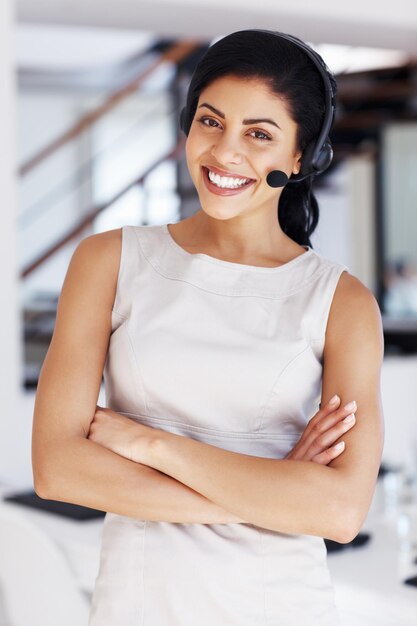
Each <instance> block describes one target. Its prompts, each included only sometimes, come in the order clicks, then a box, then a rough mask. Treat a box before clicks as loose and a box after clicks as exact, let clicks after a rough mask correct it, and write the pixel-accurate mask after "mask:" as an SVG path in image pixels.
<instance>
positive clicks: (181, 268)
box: [89, 224, 348, 626]
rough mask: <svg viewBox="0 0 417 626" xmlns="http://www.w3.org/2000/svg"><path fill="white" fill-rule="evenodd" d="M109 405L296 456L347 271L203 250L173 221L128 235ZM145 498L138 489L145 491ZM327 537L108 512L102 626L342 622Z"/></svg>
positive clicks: (223, 444)
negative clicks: (188, 245) (237, 259)
mask: <svg viewBox="0 0 417 626" xmlns="http://www.w3.org/2000/svg"><path fill="white" fill-rule="evenodd" d="M122 233H123V235H122V242H123V243H122V253H121V262H120V270H119V276H118V285H117V293H116V298H115V303H114V309H113V314H112V323H113V327H112V330H113V332H112V335H111V339H110V345H109V351H108V357H107V360H106V364H105V370H104V382H105V390H106V400H107V406H108V407H109V408H111V409H113V410H115V411H117V412H119V413H123V414H124V415H127V416H129V417H132V418H134V419H136V420H138V421H139V422H141V423H143V424H145V425H149V426H154V427H157V428H161V429H165V430H167V431H170V432H173V433H179V434H183V435H185V436H187V437H192V438H194V439H197V440H199V441H203V442H206V443H210V444H212V445H215V446H217V447H220V448H224V449H226V450H232V451H234V452H241V453H244V454H252V455H256V456H263V457H269V458H282V457H284V456H285V455H286V454H287V453H288V451H289V450H290V449H291V448H292V447H293V446H294V444H295V443H296V441H297V440H298V438H299V436H300V434H301V432H302V431H303V429H304V428H305V426H306V424H307V422H308V421H309V419H310V418H311V417H312V416H313V415H314V414H315V413H316V412H317V410H318V408H319V403H320V395H321V377H322V362H323V361H322V355H323V348H324V338H325V330H326V324H327V319H328V314H329V309H330V305H331V302H332V297H333V294H334V291H335V288H336V285H337V282H338V280H339V277H340V275H341V273H342V272H343V271H348V268H347V267H345V266H344V265H341V264H338V263H336V262H333V261H330V260H328V259H326V258H323V257H322V256H320V255H319V254H318V253H317V252H315V251H314V250H313V249H312V248H309V247H307V246H305V248H306V252H304V253H303V254H301V255H300V256H298V257H297V258H295V259H293V260H292V261H290V262H288V263H286V264H284V265H282V266H280V267H271V268H264V267H255V266H252V265H242V264H238V263H232V262H229V261H224V260H221V259H216V258H214V257H211V256H208V255H206V254H203V253H198V254H191V253H189V252H187V251H186V250H184V249H183V248H182V247H180V246H179V245H178V244H177V243H176V242H175V241H174V239H173V238H172V236H171V234H170V232H169V231H168V228H167V225H166V224H163V225H156V226H155V225H153V226H130V225H129V226H124V227H123V229H122ZM138 498H140V493H138ZM326 558H327V554H326V547H325V544H324V541H323V539H322V538H321V537H314V536H309V535H295V534H284V533H280V532H275V531H272V530H268V529H265V528H262V527H259V526H255V525H253V524H191V523H187V524H179V523H170V522H164V521H145V520H141V519H136V518H130V517H125V516H121V515H115V514H113V513H107V514H106V517H105V520H104V526H103V536H102V547H101V560H100V568H99V572H98V576H97V579H96V584H95V589H94V594H93V601H92V608H91V613H90V620H89V626H336V625H337V624H338V623H339V618H338V612H337V609H336V606H335V602H334V592H333V587H332V582H331V579H330V576H329V571H328V568H327V562H326Z"/></svg>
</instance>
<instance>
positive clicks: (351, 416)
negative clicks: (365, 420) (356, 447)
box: [343, 413, 355, 424]
mask: <svg viewBox="0 0 417 626" xmlns="http://www.w3.org/2000/svg"><path fill="white" fill-rule="evenodd" d="M354 419H355V416H354V415H353V413H351V414H350V415H348V416H347V417H345V419H344V420H343V422H345V423H347V424H348V423H349V422H353V420H354Z"/></svg>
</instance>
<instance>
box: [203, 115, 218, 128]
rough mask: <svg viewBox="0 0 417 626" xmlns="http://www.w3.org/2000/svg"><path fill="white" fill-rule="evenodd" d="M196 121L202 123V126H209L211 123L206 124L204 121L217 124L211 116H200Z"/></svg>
mask: <svg viewBox="0 0 417 626" xmlns="http://www.w3.org/2000/svg"><path fill="white" fill-rule="evenodd" d="M198 121H199V122H201V123H202V124H204V126H211V124H206V123H205V122H214V123H215V124H217V122H216V120H214V119H213V118H212V117H200V119H199V120H198ZM212 128H213V127H212Z"/></svg>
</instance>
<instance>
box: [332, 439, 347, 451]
mask: <svg viewBox="0 0 417 626" xmlns="http://www.w3.org/2000/svg"><path fill="white" fill-rule="evenodd" d="M344 447H345V442H344V441H341V442H340V443H338V444H336V445H335V446H334V449H335V450H341V449H342V448H344Z"/></svg>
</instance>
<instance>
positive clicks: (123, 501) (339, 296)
mask: <svg viewBox="0 0 417 626" xmlns="http://www.w3.org/2000/svg"><path fill="white" fill-rule="evenodd" d="M112 237H113V238H114V232H113V231H109V232H108V233H105V234H102V235H100V237H99V238H98V236H93V237H90V238H88V240H84V242H82V244H84V245H81V246H80V248H79V249H78V250H77V253H76V254H75V255H74V257H73V259H72V261H71V264H70V269H69V271H68V274H67V277H66V280H65V283H64V287H63V290H62V292H61V297H60V302H59V305H58V313H57V321H56V325H55V331H54V337H53V339H52V342H51V346H50V349H49V351H48V354H47V357H46V359H45V362H44V366H43V368H42V372H41V378H40V381H39V386H38V392H37V398H36V404H35V420H34V428H33V440H32V442H33V443H32V459H33V469H34V482H35V490H36V491H37V493H38V494H39V495H40V496H41V497H46V498H52V499H56V500H62V501H67V502H76V503H78V504H82V505H84V506H90V507H93V508H98V509H101V510H103V511H110V512H115V513H119V514H121V515H127V516H132V517H139V518H142V519H154V520H166V521H177V522H201V523H210V522H225V523H227V522H233V521H234V522H239V521H241V522H242V521H245V522H249V523H254V524H257V525H259V526H264V527H266V528H273V529H276V530H279V531H282V532H290V533H305V534H313V535H318V536H323V537H329V538H331V539H336V540H338V541H349V540H350V539H351V538H352V536H355V535H356V533H357V531H358V529H359V528H360V526H361V524H362V522H363V519H364V517H365V516H366V513H367V511H368V508H369V505H370V502H371V498H372V494H373V490H374V486H375V481H376V476H377V472H378V468H379V463H380V458H381V454H382V444H383V420H382V407H381V402H380V391H379V377H380V367H381V362H382V356H383V339H382V324H381V318H380V313H379V309H378V306H377V303H376V301H375V299H374V297H373V295H372V294H371V292H369V291H368V290H367V289H366V288H365V287H364V286H363V285H362V283H360V281H358V280H357V279H355V278H354V277H352V276H350V275H349V274H342V276H341V279H340V281H339V284H338V287H337V289H336V292H335V296H334V298H333V303H332V307H331V311H330V315H329V321H328V328H327V332H326V343H325V351H324V364H323V388H322V404H323V403H326V402H327V401H328V399H329V398H330V396H332V395H333V394H334V393H338V394H339V396H340V398H341V400H342V404H345V403H346V402H348V401H350V400H352V399H354V400H356V402H357V405H358V409H357V412H356V418H357V422H356V425H355V427H354V428H352V429H351V430H350V431H349V432H348V433H346V434H345V435H344V436H343V439H344V441H345V442H346V449H345V451H344V452H343V454H342V455H340V456H339V457H338V458H336V459H334V460H333V461H332V462H331V463H329V465H327V466H321V465H318V464H315V463H311V462H303V461H293V460H274V459H263V458H260V457H251V456H248V455H241V454H236V453H231V452H228V451H225V450H222V449H219V448H216V447H214V446H210V445H208V444H203V443H200V442H197V441H194V440H191V439H188V438H186V437H180V436H177V435H169V436H168V434H163V433H161V434H160V436H159V438H156V439H155V441H154V443H155V445H153V446H151V447H149V451H151V454H150V456H149V457H148V458H147V464H143V463H141V462H140V461H139V462H134V461H132V460H129V459H128V458H123V457H122V456H120V454H117V453H115V452H114V451H112V450H111V449H106V448H105V447H102V446H101V445H99V444H97V443H95V442H94V441H91V440H89V439H88V438H87V437H88V432H89V428H90V425H91V419H92V418H91V417H89V416H90V415H94V412H95V408H96V399H97V397H98V391H99V387H100V383H101V373H102V371H103V366H104V361H105V357H106V352H107V347H108V337H109V335H110V326H111V320H110V312H111V308H112V303H113V301H114V293H110V292H109V291H108V287H107V286H106V285H107V284H108V281H107V283H106V281H103V275H104V276H105V277H109V276H111V275H112V272H113V278H114V286H115V284H116V277H117V276H116V274H114V267H115V262H114V259H115V258H119V257H120V250H117V248H116V247H115V245H114V242H113V243H112V241H111V238H112ZM86 241H87V242H88V243H85V242H86ZM112 255H113V259H112ZM93 257H94V259H93ZM92 261H94V262H92ZM95 261H97V262H95ZM100 290H102V291H100ZM96 302H99V303H100V306H99V307H98V306H97V305H96ZM83 307H84V309H83ZM94 307H96V308H94ZM86 346H93V347H94V350H91V351H89V352H88V357H89V358H88V359H86V356H85V355H86ZM138 494H140V495H139V496H138Z"/></svg>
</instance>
